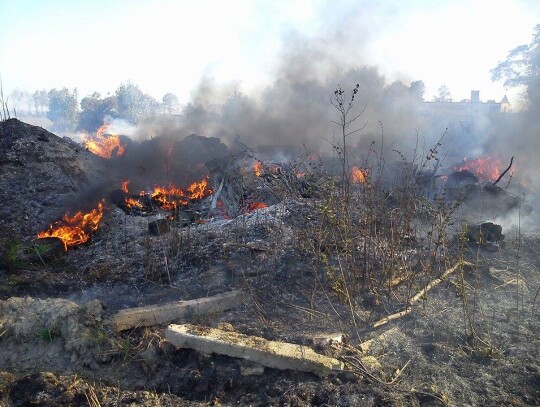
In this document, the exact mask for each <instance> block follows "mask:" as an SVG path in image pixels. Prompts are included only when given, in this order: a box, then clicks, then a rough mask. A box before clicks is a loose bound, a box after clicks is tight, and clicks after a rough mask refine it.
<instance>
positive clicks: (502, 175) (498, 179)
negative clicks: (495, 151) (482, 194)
mask: <svg viewBox="0 0 540 407" xmlns="http://www.w3.org/2000/svg"><path fill="white" fill-rule="evenodd" d="M513 162H514V157H512V158H511V159H510V165H509V166H508V168H507V169H506V170H504V171H503V172H502V174H501V175H499V178H497V180H496V181H495V182H494V183H493V185H494V186H495V185H497V183H498V182H499V181H500V180H501V178H502V177H504V175H505V174H506V173H507V172H508V171H509V170H510V168H512V163H513Z"/></svg>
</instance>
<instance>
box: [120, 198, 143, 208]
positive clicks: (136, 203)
mask: <svg viewBox="0 0 540 407" xmlns="http://www.w3.org/2000/svg"><path fill="white" fill-rule="evenodd" d="M124 203H125V204H126V206H127V207H128V208H136V209H143V208H144V206H143V204H142V203H140V202H139V201H138V200H136V199H133V198H126V199H125V200H124Z"/></svg>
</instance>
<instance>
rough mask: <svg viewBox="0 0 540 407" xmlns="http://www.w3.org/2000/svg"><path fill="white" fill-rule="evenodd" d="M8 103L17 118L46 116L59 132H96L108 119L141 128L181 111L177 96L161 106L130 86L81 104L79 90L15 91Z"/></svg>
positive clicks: (95, 95)
mask: <svg viewBox="0 0 540 407" xmlns="http://www.w3.org/2000/svg"><path fill="white" fill-rule="evenodd" d="M8 100H9V105H10V107H11V110H12V111H13V112H15V114H16V115H19V116H20V115H25V114H26V115H28V114H31V115H36V116H46V117H47V118H48V119H49V120H51V121H52V122H53V126H54V129H55V130H57V131H88V132H93V131H95V130H96V129H97V128H98V127H99V126H101V125H102V124H103V120H104V119H105V118H106V117H110V118H113V119H114V118H122V119H124V120H127V121H128V122H130V123H132V124H137V123H140V122H142V121H145V120H148V119H152V118H153V117H155V116H157V115H159V114H163V113H167V114H172V113H174V112H175V111H176V109H177V108H178V98H177V97H176V96H175V95H174V94H172V93H167V94H166V95H164V96H163V99H162V100H161V102H159V101H157V100H156V99H154V98H153V97H152V96H150V95H148V94H146V93H144V92H143V91H142V90H141V89H140V88H139V87H138V86H137V85H134V84H132V83H130V82H127V83H123V84H121V85H120V86H119V87H118V89H116V91H115V92H114V93H113V94H112V95H111V94H107V95H106V96H102V95H101V94H100V93H99V92H94V93H92V94H91V95H88V96H85V97H84V98H82V99H81V100H80V102H79V94H78V92H77V89H74V90H70V89H68V88H62V89H51V90H48V91H47V90H45V89H43V90H37V91H35V92H34V93H31V92H27V91H21V90H18V89H15V90H14V91H13V92H11V94H10V95H9V99H8Z"/></svg>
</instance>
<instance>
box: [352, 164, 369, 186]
mask: <svg viewBox="0 0 540 407" xmlns="http://www.w3.org/2000/svg"><path fill="white" fill-rule="evenodd" d="M367 176H368V170H367V169H364V168H358V167H357V166H354V167H352V169H351V180H352V182H353V184H365V183H366V181H367Z"/></svg>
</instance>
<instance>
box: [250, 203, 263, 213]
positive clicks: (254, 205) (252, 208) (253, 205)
mask: <svg viewBox="0 0 540 407" xmlns="http://www.w3.org/2000/svg"><path fill="white" fill-rule="evenodd" d="M263 208H268V205H266V204H265V203H264V202H251V203H250V204H249V205H248V207H247V209H248V211H249V212H253V211H256V210H257V209H263Z"/></svg>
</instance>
